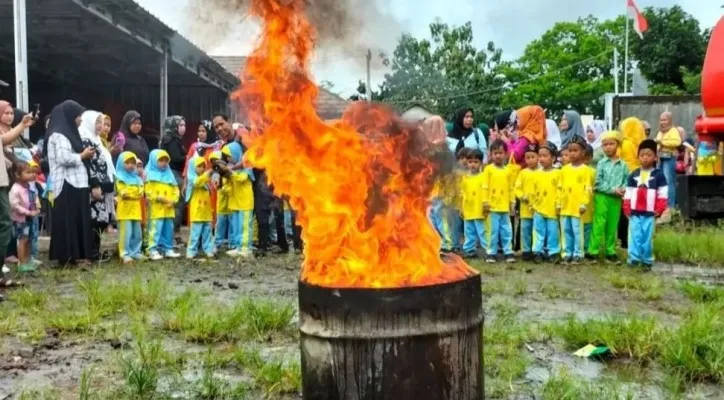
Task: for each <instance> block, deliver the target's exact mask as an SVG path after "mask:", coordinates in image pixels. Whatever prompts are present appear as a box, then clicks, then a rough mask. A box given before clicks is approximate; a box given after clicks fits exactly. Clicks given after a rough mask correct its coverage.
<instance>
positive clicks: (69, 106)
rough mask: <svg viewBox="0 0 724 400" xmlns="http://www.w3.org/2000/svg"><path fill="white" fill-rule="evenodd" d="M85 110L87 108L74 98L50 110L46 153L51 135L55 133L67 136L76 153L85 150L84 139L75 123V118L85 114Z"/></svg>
mask: <svg viewBox="0 0 724 400" xmlns="http://www.w3.org/2000/svg"><path fill="white" fill-rule="evenodd" d="M83 111H85V108H83V106H81V105H80V104H78V103H77V102H75V101H73V100H66V101H64V102H62V103H60V104H58V105H57V106H55V107H53V111H51V112H50V125H49V126H48V130H47V131H46V132H45V141H44V143H43V147H44V148H43V154H44V155H47V154H48V142H49V141H50V140H49V139H50V136H51V135H53V134H55V133H57V134H59V135H63V136H65V137H66V139H68V141H69V142H70V145H71V147H72V148H73V151H75V152H76V153H81V152H82V151H83V149H84V146H83V140H82V139H81V138H80V132H78V125H76V123H75V119H76V118H78V117H79V116H80V115H81V114H83Z"/></svg>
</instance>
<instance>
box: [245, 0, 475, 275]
mask: <svg viewBox="0 0 724 400" xmlns="http://www.w3.org/2000/svg"><path fill="white" fill-rule="evenodd" d="M305 3H306V0H251V1H250V15H253V16H256V17H258V18H259V19H260V20H261V21H262V25H263V31H262V35H261V37H260V42H259V43H258V46H257V47H256V49H255V51H254V52H253V54H252V55H251V56H250V57H249V58H248V62H247V65H246V70H245V71H244V72H243V77H242V78H243V80H244V85H243V86H242V88H241V89H239V91H237V92H236V93H234V95H233V96H232V98H234V99H237V100H238V101H240V102H241V103H242V104H243V107H244V109H245V112H246V113H247V116H248V118H249V121H250V123H251V126H252V129H251V132H250V134H249V137H248V138H245V142H246V143H247V144H248V146H249V151H248V153H247V160H248V161H249V162H250V163H251V164H252V165H254V166H256V167H258V168H263V169H265V170H266V172H267V177H268V179H269V181H270V182H271V183H272V184H273V185H274V191H275V192H276V193H277V194H283V195H286V196H288V198H289V203H290V204H291V206H292V208H293V209H294V210H296V211H297V223H298V224H300V226H301V227H302V238H303V240H304V243H305V251H304V253H305V259H304V263H303V266H302V279H303V280H304V281H305V282H307V283H310V284H315V285H320V286H327V287H340V288H341V287H364V288H390V287H401V286H424V285H432V284H438V283H444V282H451V281H456V280H460V279H463V278H465V277H468V276H471V275H473V274H474V273H475V272H474V270H472V269H471V268H470V267H468V266H467V265H466V264H465V263H464V262H463V261H462V260H461V259H460V258H459V257H455V256H453V257H449V258H446V260H445V261H443V260H441V258H440V256H439V253H438V250H439V248H440V238H439V236H438V235H437V233H436V232H435V230H434V228H433V227H432V226H431V224H430V223H429V221H428V219H427V212H426V211H427V207H428V205H429V204H428V203H429V196H430V192H431V189H432V184H433V182H434V181H435V179H436V177H437V176H438V175H439V174H440V173H441V168H440V166H439V163H436V162H434V161H433V158H434V156H435V155H436V154H439V153H441V147H439V146H444V143H443V144H440V143H437V144H433V143H432V142H431V141H430V140H426V138H425V137H424V135H422V134H421V131H420V130H419V128H418V127H417V126H411V125H407V124H405V123H403V122H402V121H400V120H399V119H398V118H397V117H395V116H394V114H393V112H392V111H391V110H390V109H388V108H386V107H384V106H381V105H368V104H366V103H360V102H357V103H354V104H352V105H351V106H350V107H349V108H348V110H347V111H346V112H345V114H344V115H343V117H342V119H341V120H339V121H336V122H334V123H325V122H324V121H322V120H321V119H320V118H319V116H318V115H317V114H316V111H315V108H314V102H315V99H316V97H317V92H318V89H317V87H316V86H315V84H314V83H313V82H312V80H311V78H310V72H309V71H310V59H311V56H312V54H313V51H314V43H315V37H316V31H315V29H314V27H313V26H312V25H311V24H310V22H309V20H308V19H307V17H306V15H305Z"/></svg>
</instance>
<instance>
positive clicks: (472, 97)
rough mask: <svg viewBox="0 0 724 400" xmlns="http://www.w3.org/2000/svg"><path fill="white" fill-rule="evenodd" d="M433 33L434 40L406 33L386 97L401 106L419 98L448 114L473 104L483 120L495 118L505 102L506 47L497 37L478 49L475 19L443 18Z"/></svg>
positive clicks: (383, 93)
mask: <svg viewBox="0 0 724 400" xmlns="http://www.w3.org/2000/svg"><path fill="white" fill-rule="evenodd" d="M430 34H431V39H430V40H427V39H420V40H418V39H416V38H413V37H412V36H410V35H403V36H402V37H400V40H399V42H398V44H397V47H396V48H395V51H394V53H393V55H392V58H391V59H390V68H391V70H392V71H391V73H388V74H386V75H385V80H384V82H383V83H382V85H380V90H379V96H380V98H382V99H384V101H386V102H389V103H391V104H393V105H396V106H397V107H398V108H405V107H406V106H409V105H412V104H413V103H419V104H420V105H422V106H424V107H426V108H428V109H429V110H431V111H433V112H435V113H438V114H440V115H443V116H445V117H448V118H449V117H451V116H452V115H453V114H454V112H455V110H456V109H457V108H459V107H462V106H470V107H472V108H473V109H474V110H475V112H476V118H477V119H478V120H483V119H485V118H489V117H491V116H492V115H493V113H494V112H495V111H496V110H497V109H498V105H499V103H500V91H499V90H496V87H497V86H499V85H500V84H501V82H500V81H499V80H496V75H497V74H498V73H499V67H500V63H501V61H500V60H501V56H502V51H501V50H500V49H498V48H496V47H495V45H494V44H493V43H492V42H489V43H488V45H487V46H486V48H485V49H483V50H478V49H477V48H476V47H475V45H474V44H473V29H472V24H471V23H470V22H468V23H466V24H465V25H462V26H458V27H450V26H448V25H447V24H444V23H442V22H440V21H439V20H438V21H436V22H434V23H432V24H430ZM373 97H374V96H373Z"/></svg>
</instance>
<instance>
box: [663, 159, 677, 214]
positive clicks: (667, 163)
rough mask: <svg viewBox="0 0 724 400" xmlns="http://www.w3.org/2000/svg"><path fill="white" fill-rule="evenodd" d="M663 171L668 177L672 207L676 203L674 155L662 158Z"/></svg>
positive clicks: (667, 182)
mask: <svg viewBox="0 0 724 400" xmlns="http://www.w3.org/2000/svg"><path fill="white" fill-rule="evenodd" d="M660 160H661V161H660V164H661V172H663V173H664V177H665V178H666V186H667V187H668V189H669V193H668V196H669V198H668V205H669V208H672V207H674V206H675V205H676V159H675V158H674V157H666V158H663V157H662V158H661V159H660Z"/></svg>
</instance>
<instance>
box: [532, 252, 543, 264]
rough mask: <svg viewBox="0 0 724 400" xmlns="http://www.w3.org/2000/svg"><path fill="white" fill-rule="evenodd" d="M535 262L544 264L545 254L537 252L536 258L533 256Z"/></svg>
mask: <svg viewBox="0 0 724 400" xmlns="http://www.w3.org/2000/svg"><path fill="white" fill-rule="evenodd" d="M533 262H534V263H536V264H542V263H543V256H542V255H540V254H536V255H535V258H533Z"/></svg>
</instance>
